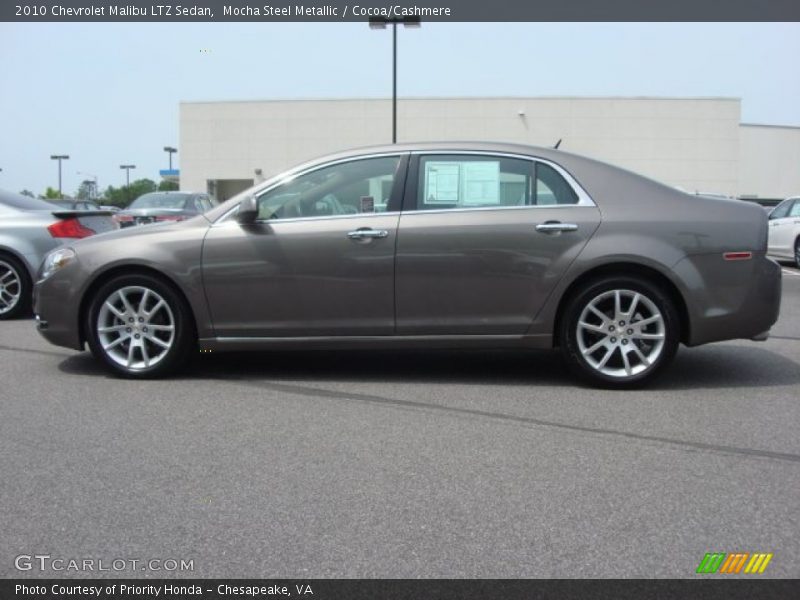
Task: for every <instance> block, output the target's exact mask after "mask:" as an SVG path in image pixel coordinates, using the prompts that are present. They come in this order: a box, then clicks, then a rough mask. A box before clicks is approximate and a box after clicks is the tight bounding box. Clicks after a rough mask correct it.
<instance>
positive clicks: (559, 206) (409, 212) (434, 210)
mask: <svg viewBox="0 0 800 600" xmlns="http://www.w3.org/2000/svg"><path fill="white" fill-rule="evenodd" d="M545 208H552V209H564V208H595V205H594V204H549V205H545V204H542V205H536V204H526V205H524V206H476V207H475V208H432V209H429V210H425V209H423V210H404V211H403V212H402V213H401V215H403V216H405V215H437V214H443V213H463V212H480V211H498V210H542V209H545Z"/></svg>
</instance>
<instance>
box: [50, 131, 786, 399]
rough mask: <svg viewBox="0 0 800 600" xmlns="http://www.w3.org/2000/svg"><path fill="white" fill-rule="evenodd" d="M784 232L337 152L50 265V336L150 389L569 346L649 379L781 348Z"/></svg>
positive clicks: (463, 169)
mask: <svg viewBox="0 0 800 600" xmlns="http://www.w3.org/2000/svg"><path fill="white" fill-rule="evenodd" d="M766 249H767V216H766V214H765V213H764V211H763V210H762V209H761V208H760V207H758V206H753V205H750V204H747V203H744V202H738V201H732V200H723V199H715V198H702V197H697V196H690V195H688V194H684V193H682V192H679V191H676V190H675V189H672V188H670V187H668V186H665V185H662V184H659V183H656V182H654V181H651V180H649V179H646V178H644V177H641V176H639V175H636V174H634V173H631V172H628V171H624V170H622V169H619V168H616V167H613V166H610V165H607V164H603V163H600V162H597V161H594V160H591V159H588V158H584V157H580V156H576V155H573V154H568V153H565V152H561V151H558V150H552V149H544V148H534V147H530V146H520V145H511V144H491V143H458V144H456V143H440V144H434V143H425V144H414V145H411V144H403V145H394V146H384V147H379V148H371V149H366V150H365V149H362V150H358V151H351V152H344V153H340V154H336V155H332V156H328V157H325V158H322V159H319V160H316V161H313V162H310V163H306V164H304V165H302V166H300V167H297V168H296V169H293V170H291V171H288V172H286V173H282V174H281V175H278V176H276V177H274V178H272V179H270V180H268V181H266V182H264V183H262V184H259V185H258V186H256V187H254V188H252V189H251V190H248V191H247V192H244V193H242V194H241V195H239V196H237V197H235V198H232V199H231V200H229V201H228V202H226V203H224V204H222V205H220V206H218V207H216V208H214V209H212V210H210V211H208V212H206V213H205V214H204V215H201V216H199V217H195V218H193V219H189V220H187V221H184V222H179V223H170V224H164V225H155V226H151V227H143V228H138V227H137V228H131V229H130V230H124V231H118V232H115V233H111V234H105V235H100V236H96V237H93V238H89V239H86V240H82V241H80V242H76V243H73V244H70V246H69V247H67V248H65V249H61V250H58V251H56V252H54V253H52V254H51V255H49V256H48V258H47V259H46V260H45V262H44V264H43V266H42V269H41V272H40V274H39V282H38V283H37V284H36V290H35V311H36V314H37V319H38V327H39V330H40V331H41V333H42V335H44V336H45V337H46V338H47V339H48V340H50V341H51V342H52V343H54V344H58V345H62V346H66V347H70V348H75V349H78V350H80V349H83V347H84V344H87V343H88V345H89V347H90V348H91V350H92V352H93V353H94V354H95V355H96V356H97V358H98V359H99V360H101V361H102V362H103V363H105V364H106V365H107V366H108V367H109V368H110V369H111V370H112V371H113V372H115V373H118V374H120V375H123V376H127V377H151V376H157V375H163V374H166V373H169V372H171V371H173V370H174V369H175V368H176V367H178V366H179V364H180V363H181V362H183V361H184V360H185V359H186V358H187V357H188V356H189V355H190V354H192V353H193V352H196V351H197V350H198V348H199V349H201V350H213V351H215V352H218V351H223V350H243V349H254V350H256V349H266V348H271V349H276V348H277V349H291V348H345V347H348V348H355V347H383V348H391V347H425V348H431V347H437V348H440V347H456V348H464V347H487V348H488V347H519V348H551V347H556V346H557V347H560V349H561V351H562V353H563V354H564V356H565V357H566V359H567V361H568V363H569V364H570V365H571V366H572V367H573V369H574V370H575V372H576V373H578V374H579V375H581V376H583V377H584V378H586V379H588V380H589V381H591V382H593V383H595V384H599V385H604V386H613V387H630V386H633V385H637V384H641V383H643V382H645V381H648V380H650V379H651V378H652V377H653V376H654V375H656V374H657V373H659V372H660V371H662V370H663V368H664V367H665V366H666V365H667V364H668V363H669V362H670V360H671V359H672V357H673V355H674V354H675V351H676V349H677V347H678V344H679V343H681V342H682V343H684V344H686V345H689V346H695V345H698V344H705V343H708V342H714V341H718V340H728V339H735V338H745V339H754V340H763V339H766V337H767V335H768V331H769V329H770V327H771V326H772V324H773V323H775V321H776V320H777V317H778V310H779V306H780V268H779V267H778V265H777V264H776V263H775V262H773V261H772V260H770V259H768V258H767V257H766Z"/></svg>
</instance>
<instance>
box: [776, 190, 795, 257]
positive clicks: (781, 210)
mask: <svg viewBox="0 0 800 600" xmlns="http://www.w3.org/2000/svg"><path fill="white" fill-rule="evenodd" d="M795 213H797V215H796V216H792V215H793V214H795ZM796 220H800V201H798V200H795V199H793V198H788V199H786V200H784V201H783V202H781V203H780V204H779V205H778V206H776V207H775V209H774V210H773V211H772V212H771V213H770V215H769V254H771V255H773V256H779V257H781V258H791V257H792V256H793V255H794V247H793V244H794V236H793V235H792V234H793V233H794V228H795V225H794V221H796Z"/></svg>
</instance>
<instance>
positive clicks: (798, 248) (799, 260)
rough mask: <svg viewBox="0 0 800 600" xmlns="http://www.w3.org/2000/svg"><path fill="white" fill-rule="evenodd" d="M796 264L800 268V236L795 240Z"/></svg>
mask: <svg viewBox="0 0 800 600" xmlns="http://www.w3.org/2000/svg"><path fill="white" fill-rule="evenodd" d="M794 266H795V267H797V268H798V269H800V237H799V238H797V239H796V240H795V241H794Z"/></svg>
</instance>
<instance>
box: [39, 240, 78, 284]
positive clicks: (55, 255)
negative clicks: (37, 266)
mask: <svg viewBox="0 0 800 600" xmlns="http://www.w3.org/2000/svg"><path fill="white" fill-rule="evenodd" d="M73 260H75V250H73V249H72V248H59V249H58V250H53V251H52V252H51V253H50V254H48V255H47V256H45V258H44V263H43V264H42V274H41V277H40V278H39V280H40V281H44V280H45V279H47V278H48V277H50V276H51V275H53V273H55V272H56V271H58V270H59V269H62V268H64V267H66V266H67V265H68V264H69V263H71V262H72V261H73Z"/></svg>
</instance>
